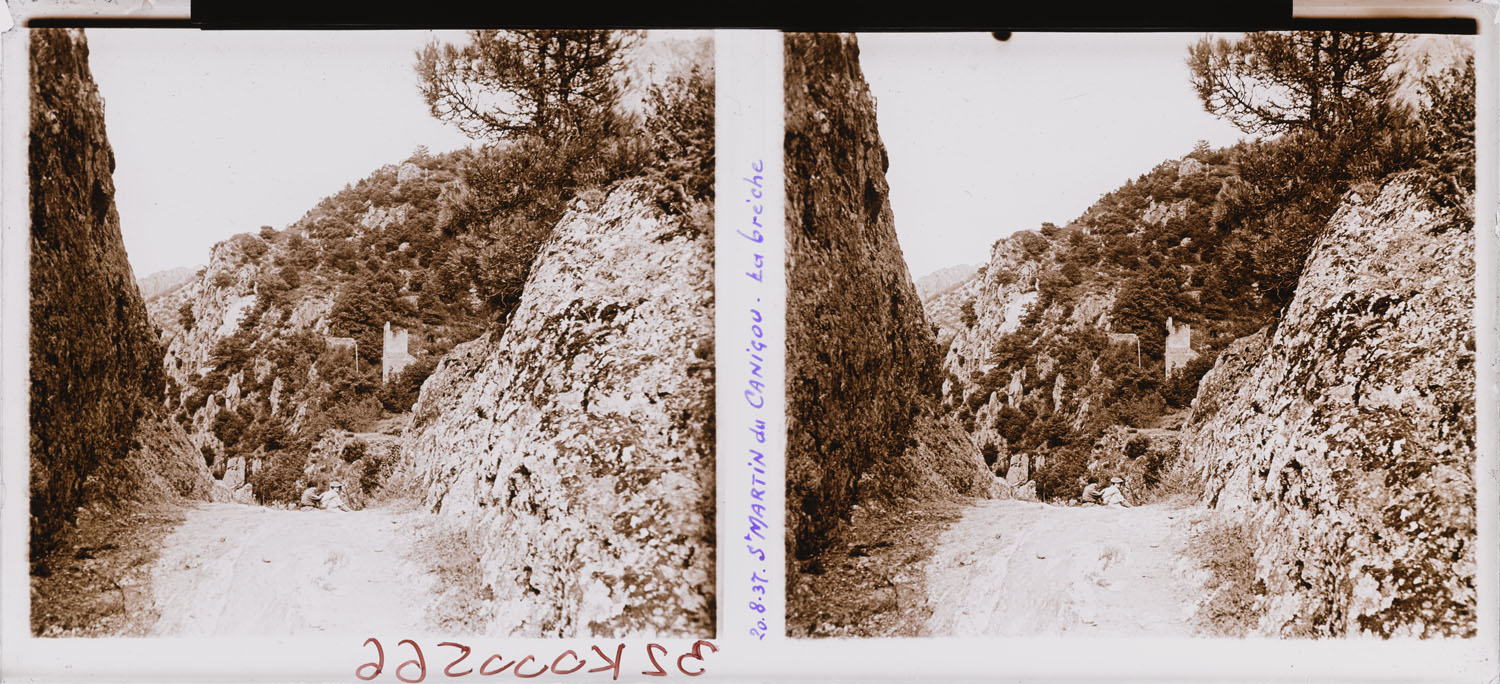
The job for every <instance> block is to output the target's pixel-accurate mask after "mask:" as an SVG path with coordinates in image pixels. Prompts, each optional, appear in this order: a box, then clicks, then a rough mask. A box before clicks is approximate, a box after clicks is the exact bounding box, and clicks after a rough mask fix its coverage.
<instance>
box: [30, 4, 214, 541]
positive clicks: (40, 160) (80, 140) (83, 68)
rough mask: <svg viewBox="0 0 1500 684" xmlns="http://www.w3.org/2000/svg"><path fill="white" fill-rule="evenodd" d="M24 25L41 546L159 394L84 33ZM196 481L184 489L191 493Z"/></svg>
mask: <svg viewBox="0 0 1500 684" xmlns="http://www.w3.org/2000/svg"><path fill="white" fill-rule="evenodd" d="M30 33H31V141H30V148H29V155H30V190H31V193H30V196H31V408H30V412H31V466H30V471H31V543H32V548H31V550H32V554H33V555H34V556H35V555H36V554H39V553H41V552H44V551H45V550H46V549H47V547H48V546H49V545H50V543H51V542H52V541H53V538H54V536H55V535H56V533H57V532H58V531H59V530H60V529H61V527H62V526H63V525H64V524H65V523H66V522H67V521H68V520H71V519H72V516H73V512H74V511H75V510H76V509H77V507H78V506H79V505H80V504H81V503H83V500H84V496H85V482H86V481H87V480H88V478H90V476H95V475H97V476H99V477H103V478H105V479H108V478H109V477H110V476H109V474H108V473H107V472H101V471H100V466H101V465H103V464H112V463H113V462H116V461H120V460H122V459H125V458H126V456H127V454H128V453H130V451H131V449H132V444H133V443H134V442H135V441H136V433H137V430H138V426H140V425H144V424H145V423H146V422H148V421H150V420H151V418H150V417H149V416H148V415H146V414H148V413H149V412H150V405H151V404H152V403H154V402H156V401H159V398H160V396H161V393H162V390H163V382H164V379H163V374H162V370H161V351H160V347H159V346H158V344H157V342H156V333H155V331H154V330H153V329H152V328H151V324H150V322H149V321H148V320H147V317H146V307H145V303H144V301H143V300H142V299H141V294H140V291H139V290H138V289H137V287H136V282H135V276H134V274H133V273H132V272H131V269H130V263H129V262H128V261H127V259H126V255H125V245H124V242H123V241H122V240H121V238H120V220H119V215H118V214H117V213H116V212H115V205H114V191H115V190H114V181H113V177H112V174H113V172H114V154H113V152H112V151H111V150H110V146H109V141H108V139H107V138H106V136H105V130H104V102H103V100H102V99H101V98H100V96H99V91H98V88H97V87H96V86H95V85H94V80H93V76H92V75H91V74H90V72H89V67H88V44H87V41H86V39H85V37H84V35H83V32H82V31H78V30H33V31H31V32H30ZM200 485H206V483H204V482H197V483H193V484H190V485H189V486H188V490H189V491H197V489H198V487H199V486H200Z"/></svg>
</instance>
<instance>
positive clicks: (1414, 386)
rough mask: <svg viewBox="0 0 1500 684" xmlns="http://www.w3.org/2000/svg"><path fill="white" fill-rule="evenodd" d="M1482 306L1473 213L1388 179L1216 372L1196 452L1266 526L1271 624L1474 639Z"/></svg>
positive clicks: (1262, 547) (1205, 391) (1212, 492)
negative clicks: (1477, 326)
mask: <svg viewBox="0 0 1500 684" xmlns="http://www.w3.org/2000/svg"><path fill="white" fill-rule="evenodd" d="M1473 313H1474V235H1473V229H1472V224H1459V223H1455V222H1453V221H1451V220H1449V219H1445V218H1443V217H1442V216H1441V215H1440V214H1438V213H1436V212H1435V211H1434V207H1433V206H1432V204H1431V203H1430V202H1429V201H1427V200H1426V199H1424V197H1423V195H1422V194H1421V193H1420V192H1419V191H1416V190H1414V189H1413V188H1411V187H1410V186H1408V185H1406V184H1405V183H1403V182H1400V181H1397V182H1392V183H1390V184H1388V185H1387V186H1386V187H1385V188H1384V189H1383V190H1382V191H1381V192H1380V194H1379V196H1378V197H1376V198H1374V199H1373V200H1372V201H1369V202H1368V203H1366V202H1362V201H1359V200H1356V199H1353V198H1352V196H1351V199H1350V200H1349V201H1347V202H1346V204H1345V205H1344V206H1343V207H1341V208H1340V209H1339V211H1338V212H1337V213H1336V214H1335V215H1334V217H1333V218H1332V219H1331V220H1330V222H1329V225H1328V229H1327V231H1326V232H1325V234H1324V235H1323V237H1322V238H1321V239H1320V241H1319V243H1318V245H1317V246H1316V248H1315V249H1314V250H1313V253H1312V255H1311V256H1310V257H1309V259H1308V262H1307V265H1306V268H1305V269H1304V271H1303V275H1302V278H1301V280H1300V282H1299V283H1298V286H1297V294H1296V296H1295V297H1294V298H1293V300H1292V302H1291V303H1290V304H1289V305H1288V306H1287V308H1286V310H1285V312H1284V313H1283V315H1282V317H1281V319H1280V321H1279V322H1278V324H1277V325H1276V326H1275V327H1274V329H1271V330H1268V331H1263V332H1261V333H1257V335H1256V336H1254V337H1252V338H1250V339H1248V340H1246V341H1245V343H1244V344H1236V345H1233V346H1231V348H1230V350H1229V352H1227V353H1226V354H1225V355H1223V356H1221V357H1220V359H1219V361H1218V365H1217V367H1216V368H1215V369H1214V370H1213V371H1212V372H1210V373H1209V374H1208V375H1207V376H1205V378H1204V381H1203V383H1202V385H1201V389H1200V393H1199V395H1198V397H1197V399H1196V400H1195V401H1194V409H1193V411H1194V415H1193V421H1194V422H1196V423H1198V425H1197V427H1196V429H1195V430H1193V434H1192V435H1191V436H1190V437H1189V438H1188V439H1187V440H1186V442H1185V444H1184V453H1185V454H1186V455H1188V457H1189V458H1192V459H1193V465H1194V466H1195V467H1196V468H1197V469H1198V470H1199V472H1200V473H1202V474H1203V475H1204V476H1205V479H1206V482H1207V486H1206V492H1205V496H1206V498H1207V501H1208V502H1209V503H1210V504H1212V505H1216V506H1217V507H1219V508H1220V509H1223V510H1226V511H1234V512H1237V514H1239V515H1241V516H1244V517H1245V518H1246V519H1248V520H1249V521H1250V522H1251V523H1252V525H1251V527H1252V529H1254V530H1256V534H1255V537H1254V538H1253V539H1250V540H1248V541H1249V542H1250V543H1252V544H1254V547H1255V558H1256V577H1257V579H1258V580H1259V582H1260V583H1263V586H1264V593H1263V594H1261V595H1259V597H1258V599H1257V601H1258V603H1257V609H1258V610H1259V611H1260V612H1261V614H1262V618H1261V620H1260V625H1259V628H1260V631H1261V632H1263V633H1266V634H1271V635H1282V636H1304V635H1312V636H1315V635H1334V636H1346V635H1354V634H1358V633H1373V634H1377V635H1381V636H1393V635H1412V636H1470V635H1473V634H1474V630H1475V610H1476V605H1475V586H1474V574H1475V559H1474V552H1475V548H1474V547H1475V544H1476V542H1477V539H1476V537H1475V522H1474V519H1475V511H1474V506H1475V491H1474V479H1473V468H1474V455H1475V449H1474V436H1475V432H1474V431H1475V417H1474V413H1475V407H1474V390H1475V358H1474V348H1475V346H1474V345H1475V340H1474V325H1473Z"/></svg>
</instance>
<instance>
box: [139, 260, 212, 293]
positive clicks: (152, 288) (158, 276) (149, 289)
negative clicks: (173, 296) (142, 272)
mask: <svg viewBox="0 0 1500 684" xmlns="http://www.w3.org/2000/svg"><path fill="white" fill-rule="evenodd" d="M197 270H198V269H197V267H191V266H179V267H177V268H169V269H166V270H164V271H157V272H155V273H152V274H151V275H148V276H146V277H144V278H137V279H136V284H137V285H139V286H140V288H141V297H144V298H145V299H146V300H147V301H150V300H151V299H153V298H155V297H157V296H158V295H162V294H166V293H168V292H171V291H172V290H175V289H177V288H179V287H182V286H183V285H186V284H187V282H188V281H189V280H192V278H193V274H194V273H196V272H197Z"/></svg>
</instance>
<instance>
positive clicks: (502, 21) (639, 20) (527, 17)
mask: <svg viewBox="0 0 1500 684" xmlns="http://www.w3.org/2000/svg"><path fill="white" fill-rule="evenodd" d="M564 9H566V8H564ZM191 12H192V14H191V18H189V19H160V18H132V17H127V16H121V17H107V16H74V17H68V16H49V17H36V18H32V19H30V20H29V21H28V22H27V26H29V27H33V28H43V27H82V28H200V29H209V30H243V29H251V30H270V29H275V30H308V29H365V30H369V29H465V28H522V27H526V28H581V27H590V28H759V29H781V30H793V31H1059V32H1076V31H1110V32H1119V31H1254V30H1342V31H1382V32H1399V33H1445V34H1459V35H1475V34H1477V33H1478V28H1479V27H1478V23H1477V22H1476V20H1474V19H1473V18H1470V17H1432V16H1428V17H1352V16H1351V17H1342V18H1306V17H1294V16H1292V0H1272V1H1269V2H1236V3H1215V2H1211V1H1208V0H1191V1H1189V0H1150V1H1148V2H1128V1H1122V0H1113V1H1108V2H1106V1H1105V0H1073V1H1070V2H1067V3H1058V4H1050V3H1035V2H1033V3H1025V4H1017V5H1015V6H1008V5H1006V6H1001V5H998V4H996V5H995V6H990V7H980V8H969V9H965V10H956V9H944V8H931V7H926V6H922V7H913V6H912V5H910V4H902V5H900V6H897V5H891V6H887V7H884V8H882V9H874V8H872V7H870V6H866V7H863V8H861V9H860V11H859V12H858V13H857V14H856V15H853V16H851V17H850V18H847V19H843V20H821V21H811V22H808V21H806V19H805V15H803V16H797V18H796V19H794V20H792V21H790V22H789V21H786V20H785V19H786V16H787V15H786V14H780V15H778V14H776V13H774V12H773V11H770V10H768V9H763V8H760V7H759V6H753V5H743V6H739V5H721V6H717V7H714V8H713V9H712V10H709V9H706V8H704V7H703V6H701V5H700V6H697V7H693V8H662V7H642V6H628V7H602V8H590V9H589V10H587V11H575V12H572V13H565V12H562V11H560V9H559V7H558V6H557V5H556V4H545V3H533V4H529V5H528V6H517V4H511V3H503V4H502V3H493V4H486V5H472V6H470V5H464V6H458V5H454V4H441V3H426V4H420V5H419V4H417V3H406V4H395V3H391V4H382V3H378V2H353V1H352V0H314V1H311V2H309V1H306V0H264V1H261V2H244V1H243V0H239V1H232V0H192V9H191Z"/></svg>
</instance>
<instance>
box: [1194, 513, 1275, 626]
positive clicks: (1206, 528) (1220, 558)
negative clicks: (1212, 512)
mask: <svg viewBox="0 0 1500 684" xmlns="http://www.w3.org/2000/svg"><path fill="white" fill-rule="evenodd" d="M1252 532H1253V530H1251V529H1250V528H1249V525H1248V524H1247V523H1243V522H1238V521H1232V520H1222V519H1220V520H1211V521H1209V522H1207V523H1205V524H1203V525H1200V526H1198V527H1196V528H1194V533H1193V537H1192V539H1191V540H1190V541H1189V543H1188V552H1189V553H1190V554H1191V555H1192V556H1193V557H1194V558H1196V559H1197V560H1198V562H1199V564H1200V565H1201V566H1202V567H1203V568H1204V569H1205V570H1208V573H1209V577H1208V580H1207V582H1206V583H1205V586H1206V587H1207V588H1208V589H1209V591H1210V592H1211V593H1210V595H1209V597H1208V599H1207V600H1205V601H1203V602H1202V603H1200V604H1198V612H1197V615H1196V616H1195V619H1196V621H1197V622H1198V623H1199V625H1200V626H1202V627H1203V628H1204V629H1205V630H1206V631H1208V632H1209V634H1210V635H1211V636H1225V637H1243V636H1246V635H1248V634H1249V633H1250V632H1251V630H1253V629H1255V627H1256V624H1257V623H1258V622H1259V621H1260V611H1259V609H1258V607H1257V603H1258V601H1257V600H1256V597H1257V596H1259V595H1262V594H1264V593H1265V586H1264V585H1263V584H1261V583H1260V582H1258V581H1257V580H1256V579H1255V551H1254V548H1255V547H1254V544H1253V542H1252V540H1253V539H1254V538H1255V537H1254V535H1253V534H1252Z"/></svg>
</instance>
